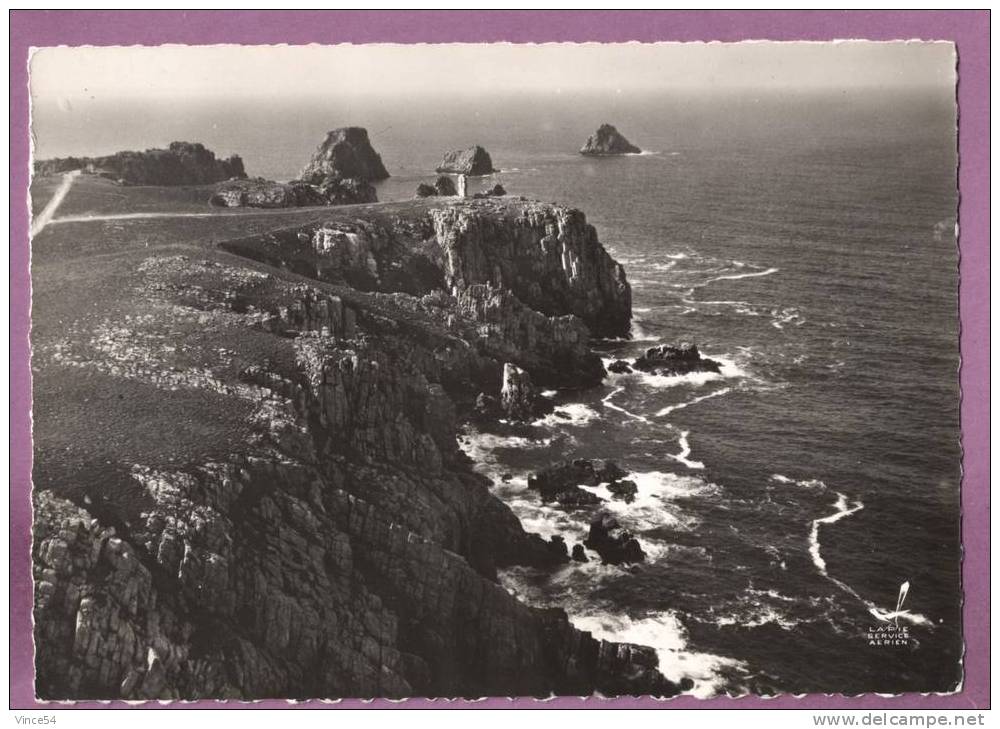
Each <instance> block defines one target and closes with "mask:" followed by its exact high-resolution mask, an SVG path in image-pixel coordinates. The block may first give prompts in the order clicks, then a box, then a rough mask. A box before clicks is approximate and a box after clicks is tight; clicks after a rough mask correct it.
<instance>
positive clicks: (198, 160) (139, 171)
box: [35, 142, 246, 185]
mask: <svg viewBox="0 0 1000 729" xmlns="http://www.w3.org/2000/svg"><path fill="white" fill-rule="evenodd" d="M70 170H83V171H84V172H86V173H88V174H95V175H100V176H102V177H108V178H110V179H113V180H117V181H120V182H122V183H123V184H128V185H205V184H211V183H214V182H219V181H220V180H228V179H230V178H233V177H236V178H243V177H246V172H245V171H244V169H243V160H242V159H240V158H239V157H238V156H236V155H233V156H232V157H230V158H228V159H216V157H215V153H214V152H212V151H211V150H208V149H205V147H204V145H201V144H192V143H190V142H171V144H170V146H169V147H168V148H167V149H147V150H146V151H145V152H117V153H116V154H112V155H109V156H106V157H63V158H57V159H49V160H38V161H36V162H35V174H36V175H53V174H58V173H60V172H68V171H70Z"/></svg>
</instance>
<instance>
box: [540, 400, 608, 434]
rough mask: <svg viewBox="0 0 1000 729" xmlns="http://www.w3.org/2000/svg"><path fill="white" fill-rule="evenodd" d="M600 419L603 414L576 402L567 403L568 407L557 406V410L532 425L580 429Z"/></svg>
mask: <svg viewBox="0 0 1000 729" xmlns="http://www.w3.org/2000/svg"><path fill="white" fill-rule="evenodd" d="M600 417H601V414H600V413H599V412H597V411H596V410H594V408H592V407H590V406H589V405H584V404H583V403H576V402H574V403H567V404H566V405H557V406H556V409H555V410H553V411H552V412H551V413H549V414H548V415H546V416H545V417H544V418H539V419H538V420H536V421H535V422H533V423H532V425H536V426H541V427H545V428H557V427H559V426H563V425H570V426H573V427H577V428H579V427H582V426H584V425H587V424H588V423H590V422H591V421H593V420H596V419H598V418H600Z"/></svg>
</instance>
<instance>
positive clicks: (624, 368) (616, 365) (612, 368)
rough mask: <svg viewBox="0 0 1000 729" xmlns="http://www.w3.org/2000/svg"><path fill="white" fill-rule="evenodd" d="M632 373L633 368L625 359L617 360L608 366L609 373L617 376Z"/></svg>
mask: <svg viewBox="0 0 1000 729" xmlns="http://www.w3.org/2000/svg"><path fill="white" fill-rule="evenodd" d="M631 371H632V367H631V366H630V365H629V363H628V362H626V361H625V360H623V359H616V360H615V361H614V362H612V363H611V364H609V365H608V372H614V373H615V374H617V375H624V374H628V373H629V372H631Z"/></svg>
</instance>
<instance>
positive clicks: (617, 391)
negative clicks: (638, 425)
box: [601, 387, 652, 425]
mask: <svg viewBox="0 0 1000 729" xmlns="http://www.w3.org/2000/svg"><path fill="white" fill-rule="evenodd" d="M623 392H625V388H624V387H619V388H616V389H614V390H612V391H611V392H609V393H608V394H607V395H605V396H604V398H603V399H602V400H601V403H603V405H604V407H606V408H611V409H612V410H616V411H618V412H620V413H622V414H623V415H627V416H628V417H630V418H632V419H633V420H638V421H640V422H642V423H647V424H649V425H652V421H651V420H650V419H649V418H647V417H646V416H644V415H638V414H636V413H633V412H631V411H629V410H626V409H625V408H623V407H621V406H620V405H616V404H614V403H613V402H611V400H612V398H614V397H615V396H616V395H619V394H621V393H623Z"/></svg>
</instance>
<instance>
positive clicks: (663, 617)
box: [570, 612, 746, 698]
mask: <svg viewBox="0 0 1000 729" xmlns="http://www.w3.org/2000/svg"><path fill="white" fill-rule="evenodd" d="M570 622H571V623H573V625H574V626H575V627H577V628H579V629H580V630H586V631H587V632H589V633H590V634H591V635H593V636H594V637H595V638H598V639H601V640H610V641H617V642H623V643H636V644H639V645H646V646H650V647H651V648H652V649H653V650H655V651H656V656H657V658H658V659H659V662H660V665H659V670H660V673H662V674H663V675H664V676H665V677H666V678H668V679H670V680H671V681H674V682H680V681H681V680H682V679H685V678H688V679H690V680H691V681H693V682H694V688H693V689H692V691H691V693H692V694H694V695H695V696H698V697H699V698H708V697H711V696H715V695H717V694H719V693H721V692H723V691H724V690H725V687H726V681H725V679H724V678H723V676H722V674H723V672H724V671H730V672H731V671H734V670H735V671H745V670H746V665H745V664H744V663H743V662H742V661H738V660H736V659H735V658H728V657H725V656H718V655H714V654H711V653H699V652H697V651H693V650H691V649H690V648H689V647H688V637H687V631H686V630H685V629H684V626H683V625H682V624H681V621H680V620H679V618H678V617H677V615H676V613H673V612H663V613H655V614H652V615H649V616H647V617H643V618H630V617H628V616H626V615H612V614H610V613H601V612H592V613H585V614H579V615H571V616H570Z"/></svg>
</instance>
